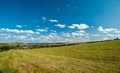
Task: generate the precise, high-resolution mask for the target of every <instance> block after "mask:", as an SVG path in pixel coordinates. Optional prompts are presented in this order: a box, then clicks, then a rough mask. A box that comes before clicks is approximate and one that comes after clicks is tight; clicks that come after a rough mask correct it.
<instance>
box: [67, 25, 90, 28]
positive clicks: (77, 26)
mask: <svg viewBox="0 0 120 73" xmlns="http://www.w3.org/2000/svg"><path fill="white" fill-rule="evenodd" d="M68 28H70V29H75V28H77V29H87V28H89V26H88V25H87V24H72V25H71V26H68Z"/></svg>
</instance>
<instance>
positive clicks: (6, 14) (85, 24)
mask: <svg viewBox="0 0 120 73" xmlns="http://www.w3.org/2000/svg"><path fill="white" fill-rule="evenodd" d="M119 25H120V0H0V42H1V43H3V42H25V43H54V42H86V41H99V40H109V39H114V38H117V37H118V38H120V27H119Z"/></svg>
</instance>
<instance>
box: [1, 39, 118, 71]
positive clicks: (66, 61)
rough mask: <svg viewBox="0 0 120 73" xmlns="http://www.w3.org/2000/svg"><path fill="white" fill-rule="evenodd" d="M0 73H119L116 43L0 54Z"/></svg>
mask: <svg viewBox="0 0 120 73" xmlns="http://www.w3.org/2000/svg"><path fill="white" fill-rule="evenodd" d="M0 73H120V40H114V41H105V42H96V43H83V44H78V45H72V46H62V47H54V48H44V49H27V50H9V51H5V52H1V53H0Z"/></svg>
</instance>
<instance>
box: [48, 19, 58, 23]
mask: <svg viewBox="0 0 120 73" xmlns="http://www.w3.org/2000/svg"><path fill="white" fill-rule="evenodd" d="M49 21H50V22H54V23H57V22H58V20H55V19H50V20H49Z"/></svg>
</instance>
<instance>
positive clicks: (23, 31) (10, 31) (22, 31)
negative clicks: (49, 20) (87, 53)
mask: <svg viewBox="0 0 120 73" xmlns="http://www.w3.org/2000/svg"><path fill="white" fill-rule="evenodd" d="M0 31H2V32H9V33H28V34H34V33H35V32H34V31H32V30H18V29H8V28H1V29H0Z"/></svg>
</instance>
